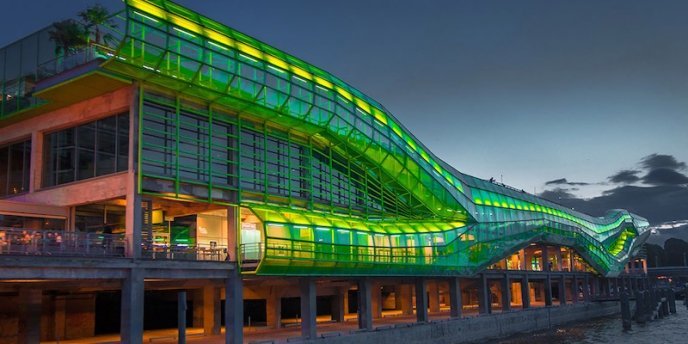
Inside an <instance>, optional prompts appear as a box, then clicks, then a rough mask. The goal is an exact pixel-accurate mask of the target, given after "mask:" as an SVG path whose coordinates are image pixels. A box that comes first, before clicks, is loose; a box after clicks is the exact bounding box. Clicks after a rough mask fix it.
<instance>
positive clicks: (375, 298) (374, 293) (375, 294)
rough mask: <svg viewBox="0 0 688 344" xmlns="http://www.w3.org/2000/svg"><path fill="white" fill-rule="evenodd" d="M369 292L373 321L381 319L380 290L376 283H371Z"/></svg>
mask: <svg viewBox="0 0 688 344" xmlns="http://www.w3.org/2000/svg"><path fill="white" fill-rule="evenodd" d="M371 286H372V288H371V289H370V291H371V294H370V296H371V307H372V308H371V311H372V312H373V319H380V318H382V290H381V286H380V285H379V284H378V283H374V282H373V283H372V284H371Z"/></svg>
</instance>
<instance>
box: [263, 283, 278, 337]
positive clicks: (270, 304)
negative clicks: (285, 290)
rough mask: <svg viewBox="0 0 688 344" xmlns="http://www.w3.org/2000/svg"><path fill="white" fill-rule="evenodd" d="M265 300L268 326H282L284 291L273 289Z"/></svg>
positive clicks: (275, 327) (274, 327)
mask: <svg viewBox="0 0 688 344" xmlns="http://www.w3.org/2000/svg"><path fill="white" fill-rule="evenodd" d="M265 301H266V302H265V308H266V309H265V311H266V314H265V315H266V320H267V325H268V327H269V328H273V329H277V328H280V327H282V293H281V292H279V291H277V290H271V291H270V293H269V295H268V297H267V299H266V300H265Z"/></svg>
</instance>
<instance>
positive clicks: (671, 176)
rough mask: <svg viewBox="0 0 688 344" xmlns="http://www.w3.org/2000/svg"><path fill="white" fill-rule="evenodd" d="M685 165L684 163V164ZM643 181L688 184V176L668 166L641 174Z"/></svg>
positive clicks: (657, 183) (658, 183)
mask: <svg viewBox="0 0 688 344" xmlns="http://www.w3.org/2000/svg"><path fill="white" fill-rule="evenodd" d="M684 165H685V164H684ZM642 179H643V183H645V184H650V185H683V184H688V177H687V176H686V175H684V174H682V173H680V172H676V171H675V170H673V169H670V168H655V169H652V170H650V171H649V172H648V173H647V174H646V175H645V176H643V178H642Z"/></svg>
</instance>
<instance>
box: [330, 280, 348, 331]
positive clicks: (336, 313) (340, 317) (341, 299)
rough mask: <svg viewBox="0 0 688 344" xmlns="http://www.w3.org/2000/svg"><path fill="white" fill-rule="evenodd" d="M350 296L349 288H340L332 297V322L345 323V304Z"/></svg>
mask: <svg viewBox="0 0 688 344" xmlns="http://www.w3.org/2000/svg"><path fill="white" fill-rule="evenodd" d="M347 294H349V288H348V287H346V288H340V289H339V290H337V293H336V294H335V295H334V296H333V297H332V320H333V321H336V322H339V323H342V322H344V303H345V302H346V295H347Z"/></svg>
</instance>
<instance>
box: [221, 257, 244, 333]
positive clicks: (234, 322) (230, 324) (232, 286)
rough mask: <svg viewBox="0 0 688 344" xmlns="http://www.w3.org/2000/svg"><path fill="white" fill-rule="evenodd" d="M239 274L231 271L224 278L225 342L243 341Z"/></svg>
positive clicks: (241, 288)
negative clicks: (230, 274)
mask: <svg viewBox="0 0 688 344" xmlns="http://www.w3.org/2000/svg"><path fill="white" fill-rule="evenodd" d="M242 284H243V283H242V281H241V275H240V273H239V271H236V270H235V271H233V272H232V276H230V277H229V278H227V279H226V280H225V344H242V343H243V342H244V296H243V286H242Z"/></svg>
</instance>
